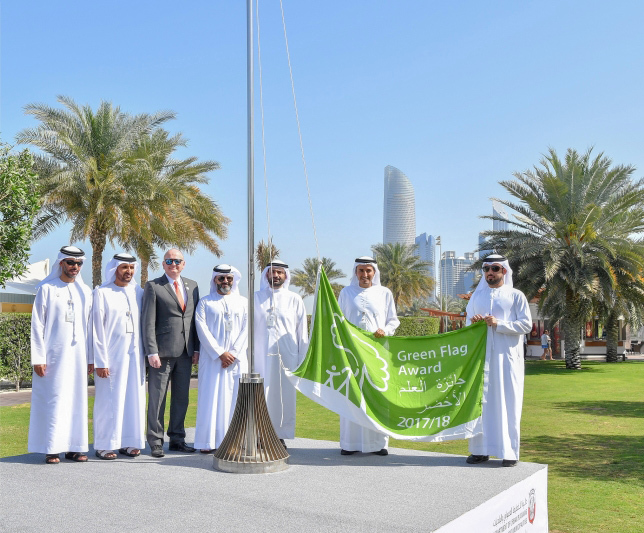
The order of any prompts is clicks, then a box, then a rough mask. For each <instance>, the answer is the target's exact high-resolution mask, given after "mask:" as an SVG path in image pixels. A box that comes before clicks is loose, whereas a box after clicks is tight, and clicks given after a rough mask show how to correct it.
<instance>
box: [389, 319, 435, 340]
mask: <svg viewBox="0 0 644 533" xmlns="http://www.w3.org/2000/svg"><path fill="white" fill-rule="evenodd" d="M398 320H400V326H398V329H397V330H396V337H424V336H425V335H436V333H438V328H439V325H440V318H436V317H434V316H401V317H399V318H398Z"/></svg>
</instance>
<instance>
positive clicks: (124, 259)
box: [101, 253, 139, 287]
mask: <svg viewBox="0 0 644 533" xmlns="http://www.w3.org/2000/svg"><path fill="white" fill-rule="evenodd" d="M124 263H126V264H128V265H129V264H131V263H134V275H133V276H132V281H130V285H136V284H137V283H136V280H135V279H134V276H136V273H137V271H138V270H139V262H138V261H137V260H136V257H134V256H132V255H130V254H126V253H120V254H115V255H114V257H113V258H112V259H110V261H109V263H107V266H106V267H105V281H103V283H102V284H101V287H105V286H106V285H109V284H110V283H112V282H113V281H115V280H116V269H117V268H118V267H119V265H122V264H124Z"/></svg>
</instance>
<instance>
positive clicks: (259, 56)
mask: <svg viewBox="0 0 644 533" xmlns="http://www.w3.org/2000/svg"><path fill="white" fill-rule="evenodd" d="M255 11H256V15H255V20H256V21H257V64H258V67H259V108H260V115H261V124H262V160H263V163H264V198H265V201H266V227H267V233H268V242H267V245H268V251H269V254H270V260H271V261H272V260H273V259H275V258H274V257H273V247H272V246H271V244H272V242H273V238H272V235H271V215H270V210H269V206H268V170H267V168H268V167H267V164H266V134H265V131H264V90H263V89H264V85H263V78H262V47H261V39H260V24H259V0H256V2H255ZM260 266H261V265H260ZM262 268H263V266H262Z"/></svg>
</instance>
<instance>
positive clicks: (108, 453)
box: [96, 450, 116, 461]
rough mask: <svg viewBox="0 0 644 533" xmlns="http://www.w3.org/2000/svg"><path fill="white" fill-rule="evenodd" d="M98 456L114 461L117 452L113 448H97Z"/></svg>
mask: <svg viewBox="0 0 644 533" xmlns="http://www.w3.org/2000/svg"><path fill="white" fill-rule="evenodd" d="M96 457H98V458H99V459H105V460H106V461H113V460H114V459H116V454H115V453H114V452H113V451H112V450H96Z"/></svg>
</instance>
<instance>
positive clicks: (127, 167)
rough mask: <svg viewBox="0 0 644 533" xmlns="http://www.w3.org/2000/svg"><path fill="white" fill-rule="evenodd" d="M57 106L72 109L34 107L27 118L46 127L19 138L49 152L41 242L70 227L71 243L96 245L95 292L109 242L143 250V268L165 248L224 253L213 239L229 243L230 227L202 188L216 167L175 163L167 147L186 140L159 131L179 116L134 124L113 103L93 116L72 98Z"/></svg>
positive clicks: (42, 159) (43, 170)
mask: <svg viewBox="0 0 644 533" xmlns="http://www.w3.org/2000/svg"><path fill="white" fill-rule="evenodd" d="M58 101H59V102H60V103H61V104H63V106H64V107H65V108H66V109H63V110H61V109H56V108H51V107H49V106H46V105H42V104H30V105H28V106H27V107H26V113H27V114H30V115H33V116H35V117H36V118H37V119H38V120H39V121H40V122H41V123H40V125H38V126H37V127H36V128H33V129H26V130H23V131H22V132H21V133H19V134H18V136H17V140H18V142H20V143H30V144H32V145H34V146H37V147H38V148H40V149H41V150H42V151H43V152H44V154H43V155H39V156H37V157H36V168H37V170H38V172H39V174H40V185H41V197H42V208H41V212H40V215H39V217H38V219H37V220H36V223H35V227H36V230H35V237H36V238H38V237H42V236H43V235H46V234H47V233H49V232H50V231H51V230H53V229H54V228H55V227H56V226H58V225H60V224H62V223H65V222H71V226H72V227H71V234H70V240H71V241H72V242H75V241H78V240H83V239H89V241H90V244H91V246H92V281H93V284H94V285H98V284H100V282H101V264H102V255H103V250H104V249H105V246H106V243H107V242H108V241H109V242H110V243H111V244H114V243H115V242H116V243H118V244H120V245H122V246H124V247H125V248H126V249H134V250H136V251H137V253H138V254H140V255H141V259H142V260H143V261H144V262H147V261H149V260H150V259H153V258H154V246H155V245H162V244H165V243H172V244H175V245H178V246H182V247H183V248H184V249H189V248H190V246H192V247H194V246H195V244H196V243H197V242H200V243H203V244H205V245H206V247H209V249H211V250H218V248H217V244H216V242H215V241H214V239H213V238H212V237H211V236H210V232H213V233H215V235H217V236H224V235H225V224H226V223H227V219H225V217H223V215H221V213H220V211H219V209H218V207H217V206H216V204H215V203H214V202H213V201H212V200H211V199H210V198H208V197H207V196H204V195H203V194H201V192H200V190H199V188H198V187H197V186H196V185H195V184H197V183H206V182H207V178H206V177H205V175H204V173H205V172H207V171H208V170H212V169H214V168H216V163H212V162H206V163H199V164H197V163H196V159H195V158H189V159H186V160H183V161H177V162H175V161H172V160H169V159H168V158H169V155H168V153H166V152H167V150H169V148H168V145H173V144H174V146H175V147H176V146H179V145H181V144H182V140H181V138H180V136H179V137H177V136H175V137H173V138H170V137H168V136H167V133H165V132H162V131H158V130H159V126H160V125H161V124H163V123H164V122H166V121H168V120H170V119H172V118H174V113H173V112H169V111H166V112H160V113H156V114H153V115H149V114H139V115H135V116H131V115H128V114H126V113H123V112H121V111H120V109H119V108H118V107H113V106H112V104H111V103H109V102H101V104H100V105H99V107H98V109H97V110H96V112H94V111H93V110H92V109H91V108H90V107H89V106H84V107H80V106H78V105H77V104H76V103H75V102H74V101H73V100H72V99H70V98H67V97H63V96H59V97H58ZM163 138H165V143H164V142H161V141H163ZM157 141H158V142H157ZM146 143H150V144H152V145H154V146H156V147H157V148H158V149H159V151H158V152H155V151H153V150H147V146H146ZM155 143H156V144H155ZM164 146H165V147H164ZM146 150H147V151H146ZM170 152H171V150H170ZM213 165H214V166H213ZM213 208H215V215H217V216H214V217H213V216H211V215H212V210H213ZM222 217H223V218H222ZM145 271H146V277H147V266H146V268H145Z"/></svg>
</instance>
